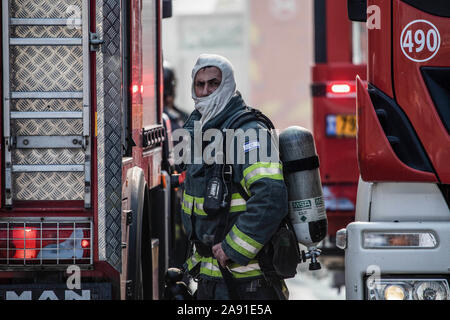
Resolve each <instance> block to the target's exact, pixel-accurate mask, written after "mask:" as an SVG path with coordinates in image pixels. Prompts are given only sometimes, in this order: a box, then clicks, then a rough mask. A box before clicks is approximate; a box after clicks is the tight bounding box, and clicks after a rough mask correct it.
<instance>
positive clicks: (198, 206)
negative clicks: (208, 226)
mask: <svg viewBox="0 0 450 320" xmlns="http://www.w3.org/2000/svg"><path fill="white" fill-rule="evenodd" d="M203 202H205V199H204V198H199V197H194V212H195V213H196V214H198V215H200V216H206V215H207V214H206V212H205V211H204V210H203Z"/></svg>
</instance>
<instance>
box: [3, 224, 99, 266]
mask: <svg viewBox="0 0 450 320" xmlns="http://www.w3.org/2000/svg"><path fill="white" fill-rule="evenodd" d="M92 242H93V239H92V222H91V221H86V220H83V221H64V220H62V221H59V222H56V221H48V222H33V221H8V222H0V266H2V265H3V266H4V265H8V266H18V267H19V266H36V265H46V266H47V265H74V264H76V265H89V264H92Z"/></svg>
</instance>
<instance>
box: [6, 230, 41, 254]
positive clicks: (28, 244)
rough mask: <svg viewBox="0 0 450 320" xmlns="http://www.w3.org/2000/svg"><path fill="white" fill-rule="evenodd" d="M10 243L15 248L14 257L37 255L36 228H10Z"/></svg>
mask: <svg viewBox="0 0 450 320" xmlns="http://www.w3.org/2000/svg"><path fill="white" fill-rule="evenodd" d="M11 243H12V245H13V246H14V248H15V254H14V257H13V258H15V259H34V258H36V256H37V250H34V249H35V248H36V229H35V228H17V229H13V230H12V241H11Z"/></svg>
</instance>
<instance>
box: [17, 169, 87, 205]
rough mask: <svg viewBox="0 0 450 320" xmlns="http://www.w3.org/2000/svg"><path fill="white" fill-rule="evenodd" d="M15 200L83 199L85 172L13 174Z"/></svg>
mask: <svg viewBox="0 0 450 320" xmlns="http://www.w3.org/2000/svg"><path fill="white" fill-rule="evenodd" d="M13 188H14V200H83V199H84V172H26V173H25V172H22V173H14V174H13Z"/></svg>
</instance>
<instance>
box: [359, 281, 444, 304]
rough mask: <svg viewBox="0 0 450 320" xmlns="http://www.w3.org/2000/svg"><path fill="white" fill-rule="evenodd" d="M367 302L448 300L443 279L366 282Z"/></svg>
mask: <svg viewBox="0 0 450 320" xmlns="http://www.w3.org/2000/svg"><path fill="white" fill-rule="evenodd" d="M366 289H367V297H368V299H369V300H450V290H449V286H448V282H447V280H445V279H373V278H368V279H367V281H366Z"/></svg>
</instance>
